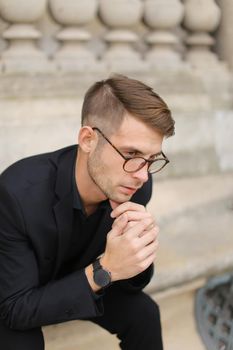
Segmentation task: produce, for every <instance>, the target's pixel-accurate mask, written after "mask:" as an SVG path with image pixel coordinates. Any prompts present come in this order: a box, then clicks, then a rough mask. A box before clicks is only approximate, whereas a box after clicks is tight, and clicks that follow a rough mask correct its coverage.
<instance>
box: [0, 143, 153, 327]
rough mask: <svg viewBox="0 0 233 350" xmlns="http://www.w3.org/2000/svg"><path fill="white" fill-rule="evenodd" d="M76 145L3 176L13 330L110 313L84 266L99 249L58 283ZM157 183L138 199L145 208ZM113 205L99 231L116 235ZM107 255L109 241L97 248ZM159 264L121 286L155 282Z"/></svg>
mask: <svg viewBox="0 0 233 350" xmlns="http://www.w3.org/2000/svg"><path fill="white" fill-rule="evenodd" d="M76 155H77V146H69V147H67V148H64V149H61V150H58V151H55V152H51V153H46V154H42V155H37V156H33V157H30V158H26V159H23V160H21V161H19V162H17V163H15V164H13V165H12V166H10V167H9V168H8V169H7V170H6V171H5V172H4V173H3V174H2V175H1V176H0V318H1V319H2V320H3V322H4V323H5V324H6V325H7V326H8V327H10V328H13V329H20V330H23V329H29V328H34V327H39V326H43V325H47V324H54V323H58V322H63V321H69V320H73V319H85V318H90V317H95V316H99V315H101V314H102V313H103V306H102V302H101V298H100V299H98V298H95V296H94V294H93V292H92V290H91V288H90V286H89V284H88V281H87V278H86V276H85V272H84V267H85V266H87V265H88V264H90V263H91V262H93V260H94V259H95V258H96V256H92V253H91V252H92V249H89V250H88V251H89V253H88V254H86V253H85V252H84V253H83V254H82V255H81V256H80V257H78V258H77V264H76V266H75V268H74V271H73V272H71V273H70V274H68V275H67V276H65V277H63V278H60V279H59V278H58V271H59V268H60V267H61V265H62V263H63V259H64V257H65V256H66V253H67V251H68V249H69V237H70V235H71V233H72V215H73V196H72V171H73V165H74V162H75V159H76ZM151 187H152V181H151V178H150V180H149V181H148V182H147V183H146V184H145V185H144V186H143V188H142V189H140V190H139V191H138V192H137V193H136V194H135V195H134V197H133V199H132V200H133V201H135V202H138V203H141V204H143V205H146V203H147V202H148V201H149V199H150V196H151ZM110 212H111V207H110V206H109V209H108V210H107V211H106V214H105V216H104V218H103V220H102V221H101V225H100V228H99V229H100V230H104V231H105V232H106V234H107V233H108V232H109V231H110V229H111V225H112V219H111V218H110ZM91 244H93V245H95V251H96V247H98V251H99V254H101V253H102V252H103V250H104V247H105V241H104V242H99V241H97V239H96V240H95V239H94V240H93V242H92V243H91ZM152 268H153V267H152V266H151V267H150V268H149V269H148V270H147V271H145V272H144V273H142V274H140V275H139V276H136V277H135V278H133V279H130V280H126V281H121V282H119V283H118V284H119V286H120V288H129V290H130V289H131V290H134V289H135V290H137V289H138V288H143V287H144V286H145V285H146V284H147V283H148V282H149V280H150V278H151V275H152Z"/></svg>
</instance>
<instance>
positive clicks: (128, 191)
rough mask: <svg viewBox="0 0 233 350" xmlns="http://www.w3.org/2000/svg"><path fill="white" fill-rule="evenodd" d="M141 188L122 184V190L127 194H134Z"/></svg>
mask: <svg viewBox="0 0 233 350" xmlns="http://www.w3.org/2000/svg"><path fill="white" fill-rule="evenodd" d="M138 189H139V187H128V186H120V190H121V192H123V193H125V194H131V195H132V194H134V193H135V192H136V191H137V190H138Z"/></svg>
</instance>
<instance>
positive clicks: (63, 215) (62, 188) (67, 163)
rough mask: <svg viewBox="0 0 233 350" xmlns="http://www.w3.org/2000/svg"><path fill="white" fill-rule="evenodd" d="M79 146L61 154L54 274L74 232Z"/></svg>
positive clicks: (56, 207) (55, 211) (54, 208)
mask: <svg viewBox="0 0 233 350" xmlns="http://www.w3.org/2000/svg"><path fill="white" fill-rule="evenodd" d="M76 155H77V147H75V148H74V149H72V151H69V152H67V153H66V154H63V155H62V156H61V159H60V160H59V162H58V170H57V181H56V189H55V191H56V195H57V197H58V202H57V203H56V204H55V206H54V207H53V210H54V214H55V219H56V224H57V230H58V247H57V256H56V263H55V270H54V274H53V276H55V275H56V274H57V272H58V271H59V268H60V266H61V264H62V262H63V260H64V258H65V256H66V254H67V251H68V249H69V244H70V238H71V234H72V223H73V195H72V176H73V167H74V162H75V160H76Z"/></svg>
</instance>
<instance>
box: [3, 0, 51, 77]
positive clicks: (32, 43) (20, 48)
mask: <svg viewBox="0 0 233 350" xmlns="http://www.w3.org/2000/svg"><path fill="white" fill-rule="evenodd" d="M46 2H47V1H46V0H30V3H28V0H0V14H1V16H2V18H3V19H4V20H5V21H7V22H10V23H12V24H11V25H10V26H9V27H8V28H7V29H6V30H5V31H4V32H3V38H4V39H6V40H7V41H9V45H8V47H7V48H6V50H5V51H4V52H3V53H2V65H3V69H4V71H6V72H41V71H50V70H52V69H53V66H52V65H51V63H50V62H49V61H48V59H47V57H46V54H45V53H44V52H43V51H42V50H40V49H39V48H38V46H37V45H36V43H37V41H38V39H39V38H40V37H41V33H40V32H39V30H38V29H36V27H35V26H34V24H33V23H34V22H36V21H38V20H39V18H40V17H41V16H42V15H43V13H44V11H45V8H46Z"/></svg>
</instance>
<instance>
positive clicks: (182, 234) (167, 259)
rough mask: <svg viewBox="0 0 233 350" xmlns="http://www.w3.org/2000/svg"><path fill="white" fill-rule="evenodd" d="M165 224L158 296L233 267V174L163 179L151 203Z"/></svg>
mask: <svg viewBox="0 0 233 350" xmlns="http://www.w3.org/2000/svg"><path fill="white" fill-rule="evenodd" d="M148 208H149V210H150V211H152V212H153V213H154V215H155V217H157V218H158V219H157V221H158V223H159V225H160V228H161V234H160V250H159V253H158V257H157V261H156V262H155V268H156V273H155V275H154V277H153V279H152V281H151V283H150V285H149V286H148V287H147V291H148V292H149V293H150V294H153V293H155V292H158V291H162V290H165V289H169V288H173V287H175V286H179V285H183V284H186V283H188V282H190V281H193V280H196V279H199V278H201V277H205V278H208V277H210V276H213V275H217V274H220V273H223V272H225V271H227V270H230V269H232V268H233V234H232V230H233V229H232V228H233V174H232V173H228V174H221V175H212V176H205V177H198V178H189V179H175V180H174V179H173V180H169V181H168V180H167V181H164V182H157V185H155V189H154V194H153V197H152V200H151V202H150V204H149V206H148Z"/></svg>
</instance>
